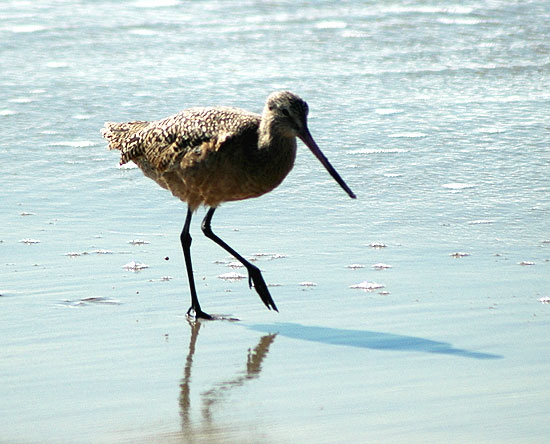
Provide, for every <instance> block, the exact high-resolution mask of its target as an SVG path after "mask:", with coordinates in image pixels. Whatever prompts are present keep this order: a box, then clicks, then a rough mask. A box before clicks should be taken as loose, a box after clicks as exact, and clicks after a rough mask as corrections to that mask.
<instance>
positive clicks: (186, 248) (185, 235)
mask: <svg viewBox="0 0 550 444" xmlns="http://www.w3.org/2000/svg"><path fill="white" fill-rule="evenodd" d="M191 216H193V212H192V211H191V209H190V208H188V209H187V217H186V218H185V224H184V225H183V230H182V232H181V235H180V240H181V247H182V248H183V257H184V258H185V267H186V268H187V277H188V278H189V290H190V291H191V307H190V308H189V310H187V315H188V316H193V314H192V312H194V313H195V318H197V319H198V318H202V319H212V316H210V315H209V314H207V313H205V312H204V311H202V310H201V306H200V304H199V298H198V297H197V289H196V288H195V279H194V278H193V265H192V264H191V240H192V239H191V235H190V234H189V228H190V226H191Z"/></svg>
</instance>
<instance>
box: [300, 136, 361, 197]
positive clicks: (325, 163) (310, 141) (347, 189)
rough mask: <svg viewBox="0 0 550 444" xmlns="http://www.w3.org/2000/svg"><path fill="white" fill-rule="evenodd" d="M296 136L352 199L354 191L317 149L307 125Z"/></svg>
mask: <svg viewBox="0 0 550 444" xmlns="http://www.w3.org/2000/svg"><path fill="white" fill-rule="evenodd" d="M298 137H299V138H300V140H301V141H302V142H304V143H305V144H306V146H307V147H308V148H309V149H310V150H311V152H312V153H313V154H315V157H317V159H319V161H320V162H321V163H322V164H323V166H324V167H325V168H326V170H327V171H328V172H329V174H330V175H331V176H332V177H333V178H334V180H335V181H336V182H338V184H339V185H340V186H341V187H342V188H343V189H344V191H345V192H346V193H348V195H349V197H351V198H352V199H355V198H356V196H355V193H354V192H353V191H351V189H350V187H348V186H347V184H346V182H344V179H342V178H341V177H340V175H339V174H338V172H337V171H336V170H335V169H334V167H333V166H332V165H331V164H330V162H329V161H328V159H327V158H326V157H325V155H324V154H323V152H322V151H321V150H320V149H319V147H318V146H317V144H316V143H315V140H313V137H311V133H310V132H309V130H308V129H307V127H304V129H303V130H302V131H301V132H300V133H299V134H298Z"/></svg>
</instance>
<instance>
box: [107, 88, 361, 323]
mask: <svg viewBox="0 0 550 444" xmlns="http://www.w3.org/2000/svg"><path fill="white" fill-rule="evenodd" d="M307 114H308V106H307V103H306V102H304V101H303V100H302V99H301V98H300V97H298V96H296V95H295V94H292V93H291V92H288V91H280V92H275V93H273V94H271V95H270V96H269V97H268V98H267V101H266V104H265V107H264V110H263V113H262V115H258V114H254V113H250V112H248V111H244V110H241V109H237V108H229V107H213V108H190V109H187V110H185V111H182V112H180V113H178V114H175V115H173V116H170V117H167V118H166V119H162V120H158V121H154V122H145V121H136V122H128V123H113V122H107V123H106V124H105V127H104V128H103V129H102V131H101V133H102V135H103V137H105V138H106V139H107V140H108V141H109V148H110V149H117V150H120V151H121V160H120V163H121V164H125V163H126V162H129V161H130V160H132V161H134V162H135V163H136V164H137V165H138V166H139V167H140V168H141V170H142V171H143V173H144V174H145V175H146V176H147V177H150V178H151V179H153V180H154V181H155V182H157V183H158V184H159V185H160V186H161V187H163V188H166V189H168V190H169V191H171V192H172V194H173V195H174V196H176V197H178V198H179V199H181V200H182V201H183V202H186V203H187V217H186V219H185V223H184V226H183V230H182V232H181V236H180V240H181V245H182V248H183V254H184V258H185V265H186V269H187V276H188V278H189V288H190V291H191V307H190V308H189V310H188V312H187V314H188V315H189V316H193V315H194V317H196V318H204V319H212V316H210V315H209V314H207V313H205V312H204V311H202V309H201V307H200V304H199V300H198V298H197V291H196V288H195V281H194V278H193V267H192V265H191V235H190V234H189V227H190V224H191V217H192V215H193V212H194V211H195V210H196V209H197V208H198V207H199V206H201V205H204V206H207V207H209V209H208V211H207V213H206V216H205V217H204V220H203V221H202V226H201V227H202V231H203V233H204V234H205V235H206V236H207V237H208V238H210V239H212V240H213V241H214V242H216V243H217V244H218V245H220V246H221V247H222V248H223V249H225V250H226V251H227V252H229V253H230V254H231V255H233V256H234V257H235V258H236V259H237V260H239V261H240V262H241V263H242V264H243V265H244V266H245V267H246V269H247V271H248V284H249V286H250V287H252V285H254V288H255V290H256V292H257V293H258V295H259V296H260V298H261V299H262V301H263V303H264V304H265V305H266V307H267V308H269V309H270V310H271V309H274V310H275V311H278V310H277V307H276V305H275V302H273V299H272V298H271V295H270V293H269V290H268V288H267V285H266V283H265V281H264V279H263V276H262V273H261V271H260V269H259V268H258V267H256V266H255V265H253V264H251V263H250V262H249V261H247V260H246V259H245V258H244V257H242V256H241V255H240V254H239V253H237V252H236V251H235V250H234V249H233V248H231V247H230V246H229V245H227V244H226V243H225V242H224V241H223V240H222V239H220V238H219V237H218V236H217V235H216V234H214V233H213V232H212V229H211V227H210V222H211V220H212V216H213V215H214V211H215V210H216V208H217V207H218V206H219V205H220V204H221V203H222V202H228V201H234V200H242V199H248V198H251V197H258V196H261V195H262V194H265V193H267V192H269V191H271V190H273V189H274V188H275V187H277V186H278V185H279V184H280V183H281V182H282V181H283V179H284V178H285V177H286V175H287V174H288V173H289V172H290V170H291V169H292V166H293V165H294V159H295V158H296V137H299V138H300V139H301V140H302V141H303V142H304V143H305V144H306V145H307V146H308V147H309V149H310V150H311V151H312V152H313V154H314V155H315V156H316V157H317V158H318V159H319V160H320V161H321V163H322V164H323V166H324V167H325V168H326V169H327V171H328V172H329V173H330V175H331V176H332V177H333V178H334V179H335V180H336V182H338V184H340V186H341V187H342V188H343V189H344V190H345V191H346V192H347V193H348V195H349V196H350V197H351V198H353V199H354V198H355V194H353V192H352V191H351V189H350V188H349V187H348V186H347V185H346V183H345V182H344V180H343V179H342V178H341V177H340V175H339V174H338V173H337V172H336V170H335V169H334V168H333V167H332V165H331V164H330V163H329V161H328V160H327V158H326V157H325V156H324V155H323V153H322V152H321V150H320V149H319V147H318V146H317V144H316V143H315V141H314V140H313V138H312V137H311V134H310V132H309V130H308V127H307Z"/></svg>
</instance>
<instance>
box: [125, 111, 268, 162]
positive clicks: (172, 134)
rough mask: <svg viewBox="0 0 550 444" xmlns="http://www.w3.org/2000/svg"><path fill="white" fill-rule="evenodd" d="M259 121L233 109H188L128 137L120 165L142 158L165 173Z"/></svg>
mask: <svg viewBox="0 0 550 444" xmlns="http://www.w3.org/2000/svg"><path fill="white" fill-rule="evenodd" d="M259 121H260V116H259V115H256V114H252V113H248V112H245V111H242V110H239V109H234V108H226V107H217V108H190V109H187V110H185V111H182V112H180V113H178V114H175V115H173V116H170V117H167V118H165V119H162V120H158V121H154V122H150V123H149V124H148V125H147V126H145V127H144V128H143V127H142V128H141V129H139V130H138V131H136V132H134V133H133V134H128V137H127V138H126V139H125V141H124V144H123V147H122V149H121V152H122V156H121V164H124V163H126V162H129V161H130V160H133V159H137V158H139V157H141V156H144V157H145V158H146V159H147V161H148V162H149V164H151V165H152V166H153V167H154V168H155V169H157V171H159V172H163V171H167V170H169V169H170V168H171V167H174V166H176V165H178V164H179V161H181V159H182V158H183V157H184V156H187V155H192V156H193V157H196V156H198V157H204V156H205V155H207V154H208V152H209V151H216V150H218V149H219V148H220V147H222V146H223V145H224V143H225V142H226V141H228V140H230V139H234V138H236V137H238V135H239V134H240V133H241V132H243V131H250V129H251V128H257V126H258V125H259Z"/></svg>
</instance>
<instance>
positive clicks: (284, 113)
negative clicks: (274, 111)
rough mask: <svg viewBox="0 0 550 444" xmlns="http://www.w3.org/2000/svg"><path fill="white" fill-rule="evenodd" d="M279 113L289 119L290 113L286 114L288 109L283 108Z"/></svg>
mask: <svg viewBox="0 0 550 444" xmlns="http://www.w3.org/2000/svg"><path fill="white" fill-rule="evenodd" d="M281 112H282V113H283V115H285V116H286V117H290V113H289V112H288V109H286V108H283V109H282V110H281Z"/></svg>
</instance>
